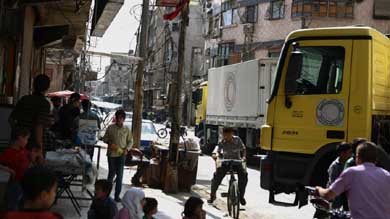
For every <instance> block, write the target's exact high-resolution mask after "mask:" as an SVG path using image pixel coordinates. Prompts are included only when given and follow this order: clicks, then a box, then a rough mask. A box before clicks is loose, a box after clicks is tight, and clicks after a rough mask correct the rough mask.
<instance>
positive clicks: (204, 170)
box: [52, 131, 314, 219]
mask: <svg viewBox="0 0 390 219" xmlns="http://www.w3.org/2000/svg"><path fill="white" fill-rule="evenodd" d="M189 136H191V137H193V132H191V131H190V132H189ZM165 141H168V138H167V139H165ZM105 153H106V150H105V149H103V150H102V151H101V154H102V156H101V160H100V170H99V178H106V177H107V172H108V163H107V157H106V156H105ZM95 155H96V152H95ZM94 159H95V160H94V162H96V156H95V157H94ZM198 165H199V166H198V173H197V184H196V185H195V186H193V187H192V194H191V193H178V194H165V193H163V192H162V191H161V190H158V189H151V188H145V193H146V196H147V197H154V198H156V199H157V200H158V202H159V206H158V209H159V214H158V215H157V216H156V218H157V219H158V218H161V219H164V218H175V219H176V218H181V212H182V211H183V206H184V203H185V200H186V199H187V198H188V197H189V196H191V195H196V196H200V197H201V198H202V199H203V201H204V202H205V204H204V205H203V208H204V210H205V211H206V212H207V217H206V218H209V219H220V218H229V217H228V215H227V207H226V198H221V196H220V193H221V192H227V185H228V177H225V179H224V180H223V182H222V184H221V186H220V187H219V190H218V199H217V200H216V201H215V202H214V204H213V205H209V204H207V199H208V197H209V193H210V186H211V179H212V176H213V173H214V171H215V164H214V161H213V160H212V158H211V157H209V156H200V157H199V164H198ZM134 173H135V168H133V167H132V168H126V170H125V174H124V180H123V183H124V185H123V190H122V194H123V193H124V192H125V191H126V189H127V188H129V187H130V179H131V177H132V175H133V174H134ZM248 179H249V180H248V186H247V190H246V200H247V205H246V206H244V207H242V208H241V209H242V211H241V212H240V218H256V219H285V218H286V219H287V218H288V219H305V218H308V219H309V218H312V216H313V214H314V208H313V207H312V206H310V205H307V206H305V207H303V208H301V209H298V207H284V206H275V205H271V204H269V203H268V192H267V191H265V190H263V189H261V188H260V186H259V185H260V172H259V171H258V170H257V169H253V168H248ZM90 190H91V191H93V188H92V187H90ZM76 194H77V193H76ZM111 196H113V194H111ZM277 199H278V200H282V201H286V202H292V201H293V199H294V196H293V195H279V196H277ZM80 203H81V206H82V217H81V218H83V219H86V218H87V211H88V209H89V206H90V204H91V202H90V201H81V202H80ZM121 207H122V206H121V204H118V208H121ZM52 210H53V211H56V212H59V213H61V214H62V215H63V216H64V218H69V219H76V218H79V217H78V215H77V214H76V212H75V210H74V209H73V206H72V205H71V202H70V200H59V202H58V203H57V204H56V205H54V206H53V209H52Z"/></svg>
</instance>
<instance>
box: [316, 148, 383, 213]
mask: <svg viewBox="0 0 390 219" xmlns="http://www.w3.org/2000/svg"><path fill="white" fill-rule="evenodd" d="M377 150H378V148H377V146H376V145H375V144H374V143H372V142H364V143H361V144H360V145H359V146H358V147H357V150H356V164H357V166H354V167H350V168H348V169H346V170H345V171H344V172H343V173H342V174H341V175H340V176H339V177H338V178H337V179H336V181H335V182H334V183H332V185H330V187H329V188H327V189H324V188H321V187H316V192H317V193H318V194H319V195H320V196H321V197H324V198H325V199H327V200H332V199H334V198H335V197H336V196H338V195H340V194H341V193H343V192H347V194H348V203H349V208H350V211H351V216H352V218H353V219H372V218H375V219H388V218H389V215H390V208H389V203H390V189H389V188H390V187H389V185H390V173H389V172H387V171H386V170H385V169H382V168H380V167H377V166H375V163H376V162H377Z"/></svg>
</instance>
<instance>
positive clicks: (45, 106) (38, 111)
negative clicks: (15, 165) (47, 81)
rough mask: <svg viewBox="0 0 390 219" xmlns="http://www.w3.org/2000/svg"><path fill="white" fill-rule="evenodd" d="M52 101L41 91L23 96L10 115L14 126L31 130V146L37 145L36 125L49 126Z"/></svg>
mask: <svg viewBox="0 0 390 219" xmlns="http://www.w3.org/2000/svg"><path fill="white" fill-rule="evenodd" d="M50 111H51V103H50V101H49V100H48V99H47V98H46V97H45V96H43V95H42V94H40V93H34V94H32V95H26V96H23V97H22V98H21V99H20V100H19V101H18V103H17V104H16V106H15V109H14V110H13V111H12V113H11V115H10V121H11V123H12V126H13V128H15V127H23V128H27V129H29V130H30V132H31V136H30V139H29V144H28V145H29V146H32V147H37V146H38V145H37V143H36V140H35V134H34V131H35V130H34V126H35V125H37V124H40V125H43V126H49V125H50V123H51V118H50Z"/></svg>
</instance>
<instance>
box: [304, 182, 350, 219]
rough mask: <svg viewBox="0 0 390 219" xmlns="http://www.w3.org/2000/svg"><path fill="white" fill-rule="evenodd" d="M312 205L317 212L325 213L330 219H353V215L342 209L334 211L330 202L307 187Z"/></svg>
mask: <svg viewBox="0 0 390 219" xmlns="http://www.w3.org/2000/svg"><path fill="white" fill-rule="evenodd" d="M305 190H306V192H307V193H308V195H309V200H310V203H311V204H312V205H313V206H314V208H316V209H317V210H319V211H321V212H323V213H324V214H325V215H326V216H327V218H328V219H351V213H350V212H348V211H344V210H342V209H334V208H332V205H331V203H330V202H329V201H327V200H325V199H324V198H322V197H320V196H319V195H318V193H317V191H316V189H315V188H314V187H310V186H305Z"/></svg>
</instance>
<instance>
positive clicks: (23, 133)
mask: <svg viewBox="0 0 390 219" xmlns="http://www.w3.org/2000/svg"><path fill="white" fill-rule="evenodd" d="M13 135H14V136H13V138H12V143H11V145H10V146H9V147H8V148H7V149H6V150H5V151H4V152H3V153H2V154H1V155H0V169H2V170H4V171H7V172H9V173H10V174H11V179H10V181H9V183H8V185H7V191H6V195H5V196H6V197H5V199H6V202H7V210H8V211H14V210H17V207H18V204H19V202H20V199H21V197H22V188H21V185H20V182H21V180H22V178H23V175H24V173H25V172H26V170H27V169H28V168H29V166H30V159H29V155H28V152H27V150H26V148H25V147H26V145H27V142H28V138H29V137H30V132H29V131H28V129H24V128H18V129H16V130H15V131H14V134H13Z"/></svg>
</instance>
